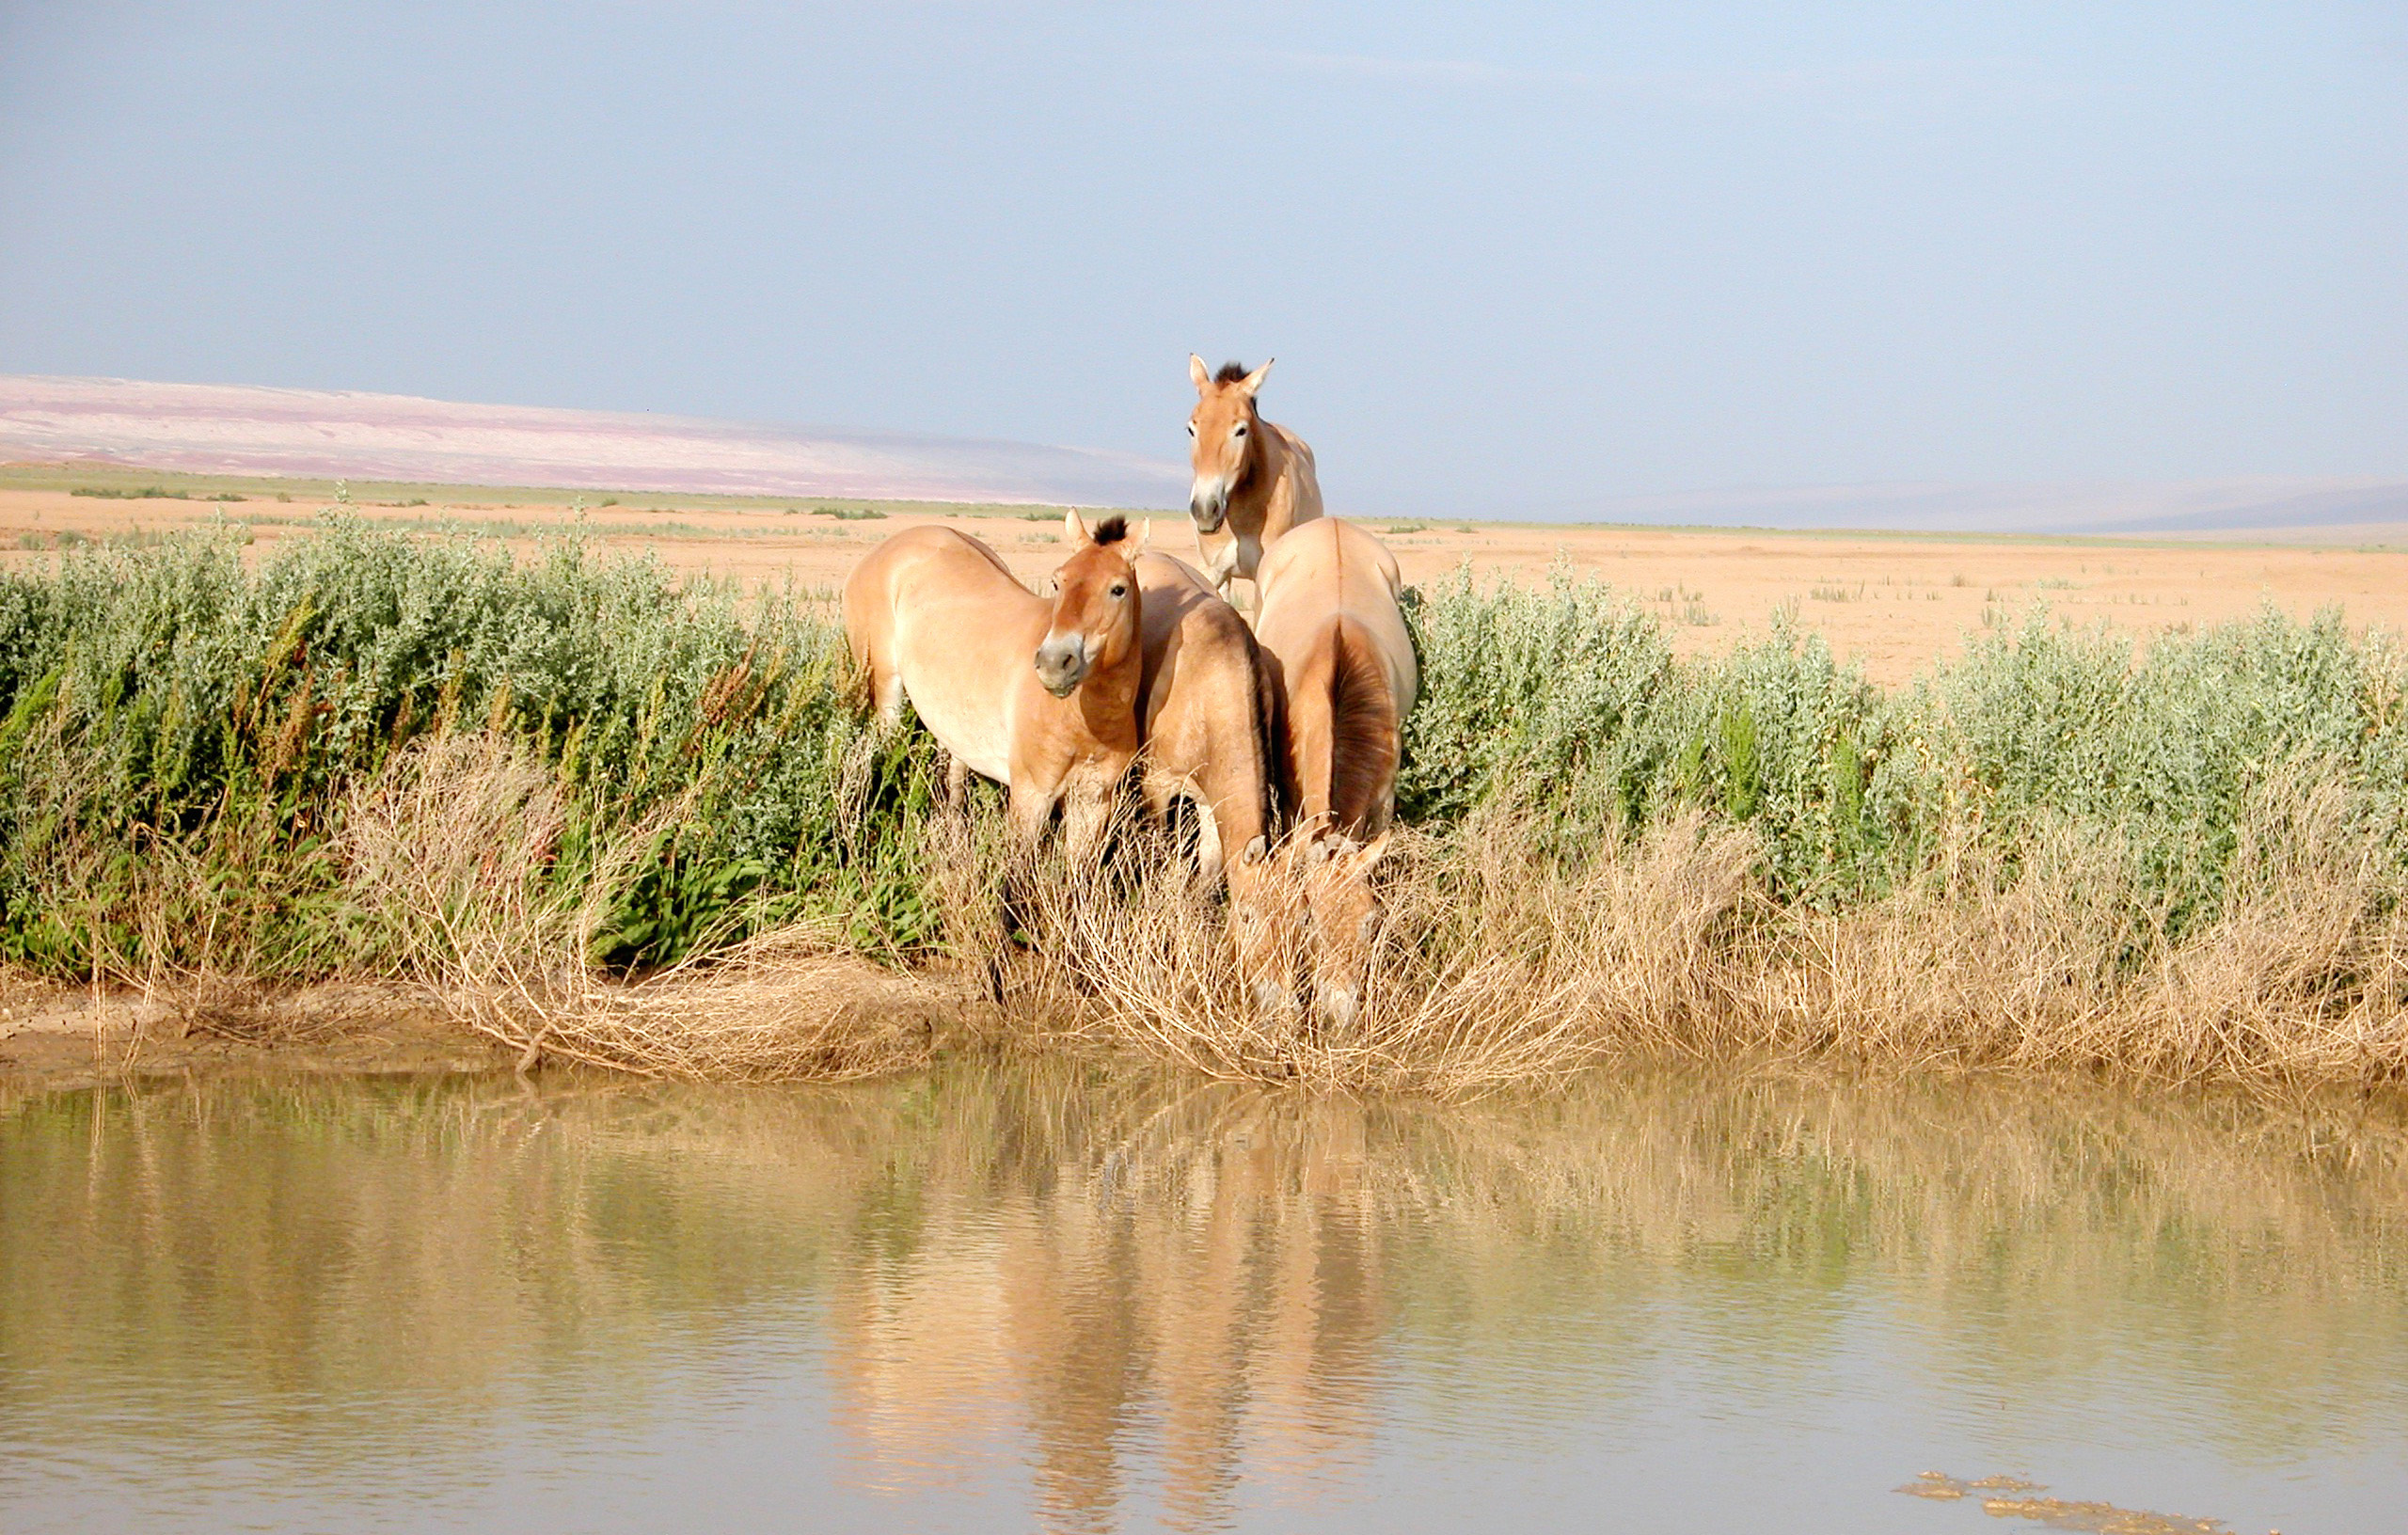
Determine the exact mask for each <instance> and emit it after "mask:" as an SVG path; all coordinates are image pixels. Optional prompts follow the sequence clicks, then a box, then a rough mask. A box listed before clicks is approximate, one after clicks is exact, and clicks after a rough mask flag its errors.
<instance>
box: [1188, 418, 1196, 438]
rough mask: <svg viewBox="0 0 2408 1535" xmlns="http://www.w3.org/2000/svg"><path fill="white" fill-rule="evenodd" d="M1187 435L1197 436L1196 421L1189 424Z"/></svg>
mask: <svg viewBox="0 0 2408 1535" xmlns="http://www.w3.org/2000/svg"><path fill="white" fill-rule="evenodd" d="M1187 435H1189V436H1191V437H1192V436H1194V435H1196V423H1195V422H1194V421H1190V422H1188V423H1187Z"/></svg>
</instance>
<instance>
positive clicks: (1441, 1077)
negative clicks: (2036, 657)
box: [1002, 778, 2408, 1094]
mask: <svg viewBox="0 0 2408 1535" xmlns="http://www.w3.org/2000/svg"><path fill="white" fill-rule="evenodd" d="M1133 840H1134V842H1135V844H1136V846H1135V847H1134V848H1133V852H1132V854H1131V856H1130V857H1129V858H1128V859H1126V860H1125V861H1124V862H1123V863H1122V864H1121V865H1120V866H1118V867H1117V868H1116V869H1114V870H1112V871H1110V874H1109V876H1108V877H1098V876H1094V875H1086V876H1082V875H1081V874H1079V873H1078V872H1077V871H1074V870H1070V869H1068V868H1065V867H1063V866H1061V865H1060V864H1059V862H1047V861H1044V860H1041V859H1040V860H1037V861H1033V862H1022V863H1021V864H1020V865H1018V866H1017V867H1016V868H1015V870H1014V872H1013V874H1012V876H1011V879H1010V881H1008V882H1010V883H1012V884H1013V885H1014V886H1015V887H1016V888H1017V889H1019V890H1020V891H1021V892H1022V897H1021V899H1020V901H1019V903H1018V904H1017V906H1016V911H1017V914H1018V917H1019V920H1020V922H1021V925H1022V934H1021V941H1020V944H1019V946H1017V947H1016V948H1012V949H1010V950H1009V951H1008V952H1007V954H1006V957H1005V958H1004V960H1003V961H1002V965H1003V968H1004V970H1005V972H1006V973H1007V974H1008V976H1009V986H1010V991H1011V994H1010V996H1009V998H1008V999H1007V1010H1008V1011H1009V1012H1010V1014H1011V1015H1012V1016H1013V1018H1014V1019H1015V1021H1029V1022H1030V1023H1031V1025H1032V1026H1033V1027H1035V1028H1037V1029H1038V1031H1039V1032H1042V1033H1044V1034H1046V1035H1048V1036H1049V1037H1069V1038H1077V1039H1084V1040H1091V1041H1106V1042H1111V1043H1116V1044H1124V1045H1133V1046H1136V1047H1139V1048H1142V1049H1146V1050H1149V1051H1151V1052H1156V1053H1160V1054H1164V1055H1168V1056H1170V1057H1172V1058H1174V1059H1176V1060H1179V1061H1181V1062H1183V1063H1185V1064H1187V1065H1188V1066H1190V1067H1193V1068H1196V1069H1198V1070H1201V1071H1205V1072H1208V1073H1210V1074H1212V1075H1215V1076H1221V1077H1231V1078H1248V1079H1255V1080H1265V1081H1284V1082H1294V1083H1299V1084H1307V1085H1311V1086H1315V1087H1323V1088H1339V1089H1354V1088H1383V1087H1386V1088H1404V1089H1409V1090H1416V1091H1424V1092H1434V1093H1440V1094H1458V1093H1465V1092H1478V1091H1481V1090H1484V1089H1489V1088H1494V1087H1498V1086H1502V1085H1506V1084H1525V1083H1544V1082H1546V1081H1550V1080H1560V1079H1561V1078H1564V1077H1566V1076H1569V1075H1570V1074H1571V1073H1573V1072H1576V1071H1578V1070H1581V1069H1583V1068H1588V1067H1592V1066H1593V1065H1596V1064H1597V1063H1599V1062H1601V1061H1605V1060H1612V1059H1634V1058H1645V1057H1659V1056H1686V1057H1694V1058H1698V1059H1703V1060H1712V1061H1729V1060H1734V1059H1741V1058H1749V1057H1756V1058H1762V1057H1766V1056H1814V1057H1836V1058H1841V1059H1846V1060H1855V1061H1861V1062H1867V1063H1881V1064H1892V1065H1907V1066H1913V1065H1929V1064H1946V1065H1951V1066H1957V1067H1992V1066H2006V1067H2028V1068H2075V1069H2098V1068H2115V1069H2118V1070H2121V1071H2124V1072H2127V1073H2131V1074H2134V1075H2139V1076H2144V1077H2148V1078H2153V1079H2159V1080H2210V1079H2214V1080H2226V1081H2249V1082H2260V1083H2276V1082H2281V1083H2312V1082H2320V1081H2354V1082H2372V1081H2384V1080H2398V1079H2400V1078H2402V1077H2408V899H2403V896H2408V889H2403V885H2408V880H2403V878H2402V877H2401V875H2400V869H2399V863H2398V861H2397V859H2396V858H2395V857H2394V856H2393V855H2392V853H2391V852H2390V850H2389V848H2388V845H2387V843H2386V841H2385V838H2384V833H2383V831H2382V828H2381V825H2380V823H2379V822H2378V821H2377V820H2376V819H2375V818H2374V817H2372V816H2370V815H2368V814H2367V813H2366V808H2365V804H2364V801H2363V797H2362V796H2358V795H2355V794H2353V792H2352V791H2351V790H2349V789H2348V788H2347V787H2346V786H2345V785H2344V784H2343V783H2340V782H2339V781H2338V780H2337V779H2324V780H2317V779H2312V778H2311V779H2310V780H2308V781H2307V783H2305V786H2301V785H2298V784H2293V785H2291V786H2287V787H2282V788H2275V787H2268V788H2266V789H2263V790H2261V791H2259V792H2258V793H2257V794H2256V795H2255V796H2254V797H2253V799H2252V800H2251V803H2250V805H2249V807H2248V810H2247V814H2246V815H2245V816H2244V819H2243V822H2242V839H2241V844H2240V847H2239V850H2238V851H2237V853H2236V855H2235V857H2234V860H2233V862H2232V865H2231V870H2230V875H2229V880H2230V884H2229V892H2228V895H2227V899H2226V905H2225V907H2224V910H2222V911H2221V913H2220V914H2219V915H2218V916H2217V917H2216V918H2215V919H2213V920H2211V921H2209V922H2207V923H2204V924H2194V925H2193V926H2191V927H2189V928H2188V929H2187V930H2185V931H2183V932H2181V933H2179V934H2178V935H2175V934H2172V933H2169V931H2168V930H2167V926H2166V925H2165V924H2164V923H2162V921H2153V920H2151V918H2150V916H2149V913H2148V908H2147V900H2146V896H2145V893H2144V892H2143V891H2142V890H2141V889H2139V888H2137V882H2138V879H2139V876H2137V875H2136V874H2134V873H2133V872H2132V870H2131V865H2130V862H2129V861H2128V860H2126V859H2124V858H2122V857H2120V856H2119V853H2120V848H2119V846H2118V845H2117V844H2116V843H2115V841H2114V839H2112V838H2107V837H2103V836H2101V835H2100V834H2099V831H2098V829H2097V828H2096V827H2085V826H2082V825H2079V824H2074V823H2070V822H2069V823H2067V824H2065V825H2063V826H2061V827H2059V828H2057V829H2055V830H2054V831H2052V832H2050V833H2049V834H2047V835H2045V836H2042V837H2040V838H2037V839H2036V840H2035V841H2033V842H2032V843H2030V844H2028V845H2026V846H2025V847H2022V848H2021V849H2020V856H2018V857H2014V858H2009V857H2006V856H2004V855H2002V854H2000V853H1998V852H1996V851H1986V850H1983V849H1980V848H1974V847H1968V848H1963V849H1959V850H1957V852H1956V853H1955V854H1954V855H1953V856H1952V857H1951V858H1950V859H1948V860H1945V861H1943V862H1942V863H1941V865H1940V866H1939V867H1937V868H1936V869H1935V870H1934V871H1933V872H1932V873H1931V874H1930V875H1929V876H1928V877H1927V878H1924V879H1921V880H1918V881H1916V882H1914V883H1912V884H1910V885H1909V886H1907V887H1905V888H1903V889H1901V890H1899V891H1896V892H1893V894H1890V895H1888V896H1886V897H1883V898H1881V899H1878V900H1874V901H1870V902H1865V903H1861V904H1858V905H1854V906H1847V907H1841V908H1838V909H1836V910H1821V909H1817V908H1815V907H1813V906H1811V905H1807V904H1804V903H1797V902H1783V901H1778V900H1775V899H1774V898H1772V896H1771V895H1770V894H1768V893H1767V891H1766V881H1765V877H1764V872H1763V865H1762V862H1761V856H1760V849H1759V848H1758V847H1757V845H1756V843H1755V841H1754V839H1753V838H1752V837H1751V835H1750V834H1749V833H1748V832H1747V831H1745V830H1744V829H1741V828H1735V827H1733V826H1732V825H1730V824H1729V823H1727V822H1722V821H1717V820H1712V819H1707V818H1704V817H1702V816H1696V815H1692V816H1688V817H1685V818H1683V819H1681V820H1677V821H1674V822H1671V823H1670V824H1666V825H1659V826H1656V827H1652V828H1648V829H1646V830H1643V831H1639V832H1635V833H1631V834H1628V835H1624V836H1608V838H1606V839H1604V840H1602V841H1600V842H1599V843H1598V844H1597V845H1596V846H1594V847H1592V848H1590V849H1588V850H1587V851H1585V852H1576V853H1573V854H1569V855H1567V854H1564V853H1562V852H1561V851H1560V849H1559V850H1556V851H1553V852H1550V851H1549V849H1548V846H1547V843H1548V837H1547V833H1546V831H1545V827H1544V825H1543V823H1541V822H1540V821H1538V820H1536V819H1535V818H1533V817H1530V816H1528V815H1519V814H1516V813H1514V812H1512V811H1509V810H1486V811H1482V812H1480V813H1478V814H1476V815H1473V816H1472V817H1470V818H1469V819H1467V820H1466V821H1465V823H1464V824H1462V825H1461V826H1460V827H1458V828H1456V829H1453V830H1451V831H1447V832H1444V833H1439V834H1430V833H1411V832H1409V833H1405V834H1404V840H1403V843H1402V849H1403V850H1402V853H1401V854H1400V855H1392V858H1391V865H1392V866H1393V867H1394V869H1395V873H1394V874H1393V875H1392V876H1390V877H1389V878H1386V880H1385V881H1384V885H1383V902H1384V904H1383V909H1382V911H1381V915H1380V917H1379V922H1378V930H1377V942H1376V946H1375V951H1374V956H1373V960H1372V964H1371V969H1370V977H1369V984H1368V986H1367V988H1366V991H1365V995H1364V999H1363V1005H1362V1008H1361V1011H1360V1014H1359V1016H1358V1017H1357V1018H1355V1020H1354V1021H1352V1022H1351V1023H1350V1024H1348V1025H1346V1026H1344V1027H1338V1026H1334V1025H1332V1024H1330V1023H1328V1022H1326V1021H1322V1020H1319V1019H1317V1018H1315V1017H1314V1015H1313V1013H1312V1011H1311V1009H1310V1008H1309V1006H1308V1005H1307V999H1306V998H1302V997H1299V998H1298V999H1296V1001H1295V1003H1294V1004H1293V1005H1290V1006H1286V1007H1281V1008H1274V1009H1269V1010H1265V1009H1262V1008H1259V1007H1257V1006H1255V1005H1252V1004H1251V1003H1250V1002H1249V1000H1248V998H1247V996H1246V993H1245V989H1244V987H1243V986H1241V985H1240V984H1239V977H1238V976H1237V974H1236V973H1235V966H1234V963H1233V959H1232V956H1231V953H1230V949H1229V945H1228V940H1227V937H1226V935H1225V933H1224V932H1223V931H1222V929H1221V926H1220V921H1221V919H1220V914H1219V912H1218V910H1217V909H1216V908H1214V907H1213V906H1212V904H1211V903H1209V902H1205V901H1200V900H1198V899H1197V898H1196V895H1195V894H1193V893H1192V891H1191V889H1190V887H1189V883H1188V881H1187V879H1186V878H1185V874H1184V871H1183V869H1182V868H1180V866H1179V864H1178V863H1177V862H1176V860H1175V859H1174V858H1173V857H1172V856H1171V854H1170V852H1169V850H1168V848H1167V847H1166V846H1165V845H1164V843H1163V842H1162V841H1161V840H1160V839H1153V838H1147V837H1142V836H1140V837H1136V838H1134V839H1133ZM1298 941H1299V942H1301V937H1300V938H1299V940H1298Z"/></svg>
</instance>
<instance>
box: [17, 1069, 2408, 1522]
mask: <svg viewBox="0 0 2408 1535" xmlns="http://www.w3.org/2000/svg"><path fill="white" fill-rule="evenodd" d="M1925 1470H1939V1471H1944V1472H1948V1473H1950V1474H1952V1475H1955V1476H1957V1477H1962V1478H1967V1479H1972V1478H1978V1477H1984V1476H1988V1475H1993V1474H2010V1475H2015V1476H2020V1477H2022V1478H2026V1479H2029V1480H2033V1481H2036V1482H2040V1483H2045V1484H2046V1485H2047V1487H2048V1488H2049V1489H2050V1492H2051V1494H2052V1495H2058V1496H2062V1497H2064V1498H2067V1499H2075V1500H2100V1501H2103V1502H2108V1503H2112V1504H2115V1505H2117V1506H2120V1507H2122V1508H2125V1509H2133V1510H2153V1511H2160V1512H2162V1513H2169V1514H2171V1513H2179V1514H2183V1515H2188V1516H2194V1517H2205V1518H2211V1519H2216V1520H2221V1521H2225V1522H2227V1523H2228V1524H2229V1526H2230V1527H2232V1528H2233V1529H2235V1530H2240V1531H2248V1532H2257V1531H2263V1530H2267V1529H2270V1528H2280V1529H2282V1530H2283V1531H2285V1532H2286V1535H2308V1532H2313V1531H2343V1532H2360V1531H2387V1530H2400V1529H2403V1528H2408V1131H2403V1127H2402V1122H2401V1119H2400V1116H2398V1114H2397V1113H2396V1112H2394V1111H2387V1110H2386V1111H2381V1112H2377V1111H2372V1110H2359V1109H2351V1108H2339V1109H2337V1108H2334V1107H2332V1106H2330V1105H2327V1106H2324V1107H2321V1108H2315V1109H2290V1110H2268V1109H2264V1108H2251V1107H2248V1106H2246V1105H2240V1104H2233V1103H2225V1102H2218V1101H2210V1100H2179V1101H2175V1102H2171V1103H2166V1102H2159V1103H2154V1104H2148V1103H2143V1102H2140V1101H2137V1100H2133V1099H2131V1098H2130V1097H2126V1096H2120V1095H2115V1094H2110V1093H2105V1092H2100V1093H2097V1094H2090V1093H2084V1092H2076V1091H2073V1090H2070V1089H2062V1088H2059V1089H2049V1090H2036V1089H2032V1088H2029V1087H2021V1088H2019V1087H2016V1086H2013V1085H2004V1084H2001V1085H1992V1084H1972V1085H1968V1084H1946V1085H1940V1086H1934V1085H1922V1086H1905V1087H1900V1086H1868V1085H1862V1084H1857V1085H1847V1084H1828V1083H1826V1084H1814V1083H1804V1082H1793V1081H1767V1080H1761V1079H1758V1080H1749V1081H1739V1082H1729V1081H1720V1082H1718V1081H1708V1080H1701V1079H1690V1078H1683V1077H1671V1076H1649V1077H1645V1078H1643V1079H1640V1080H1632V1081H1618V1082H1607V1083H1601V1084H1595V1085H1593V1086H1592V1087H1590V1088H1587V1089H1583V1090H1582V1091H1580V1092H1579V1093H1577V1094H1576V1095H1575V1096H1573V1097H1571V1098H1569V1099H1563V1100H1550V1101H1548V1102H1546V1103H1544V1104H1539V1105H1519V1106H1513V1105H1487V1106H1476V1107H1472V1108H1467V1109H1466V1108H1455V1109H1435V1108H1428V1107H1419V1106H1403V1105H1396V1104H1383V1105H1365V1104H1359V1103H1352V1102H1330V1101H1310V1100H1301V1099H1297V1098H1293V1097H1289V1096H1284V1095H1277V1094H1265V1093H1259V1092H1254V1091H1249V1090H1244V1089H1237V1088H1229V1087H1217V1086H1204V1087H1199V1086H1197V1085H1196V1084H1194V1083H1193V1082H1192V1081H1191V1082H1168V1081H1161V1080H1154V1079H1145V1080H1132V1079H1129V1078H1126V1077H1120V1076H1107V1075H1104V1074H1101V1073H1099V1072H1095V1071H1092V1070H1090V1069H1086V1068H1075V1067H1067V1066H1060V1065H1055V1066H1050V1067H1037V1068H1014V1069H1002V1068H959V1069H956V1070H952V1071H949V1072H947V1073H945V1074H943V1075H940V1076H938V1077H935V1078H930V1079H924V1080H919V1081H914V1082H909V1083H902V1084H886V1085H879V1086H874V1087H863V1088H848V1089H842V1090H827V1089H818V1090H792V1091H753V1090H732V1089H704V1088H691V1087H662V1086H654V1085H629V1084H625V1083H617V1082H610V1083H598V1082H594V1081H590V1080H580V1081H570V1082H559V1081H555V1082H552V1083H550V1084H546V1085H543V1086H540V1087H536V1088H532V1089H530V1088H527V1087H523V1086H521V1085H520V1084H515V1083H513V1082H509V1081H501V1082H495V1081H490V1080H482V1079H481V1080H454V1081H448V1082H430V1081H425V1080H412V1081H404V1082H395V1081H327V1080H312V1081H302V1082H246V1083H235V1084H215V1085H201V1086H192V1085H180V1086H151V1087H135V1088H123V1089H110V1090H103V1091H99V1092H86V1093H70V1094H51V1095H41V1096H31V1097H17V1098H0V1527H5V1528H7V1529H8V1530H12V1531H25V1530H53V1529H56V1530H67V1529H76V1530H92V1529H119V1528H135V1527H140V1528H148V1529H166V1530H173V1529H196V1530H198V1529H209V1530H216V1529H229V1528H257V1529H278V1530H281V1529H294V1530H301V1529H308V1530H325V1529H332V1530H355V1529H423V1528H457V1527H474V1528H480V1529H505V1530H509V1529H523V1530H546V1531H549V1530H650V1529H684V1528H711V1527H717V1528H729V1529H749V1528H767V1529H815V1530H816V1529H848V1528H850V1529H900V1528H912V1529H965V1530H1019V1529H1027V1528H1032V1527H1036V1528H1049V1529H1068V1530H1085V1529H1119V1528H1128V1529H1146V1528H1155V1527H1174V1528H1194V1529H1220V1528H1248V1529H1255V1528H1259V1529H1275V1530H1323V1529H1379V1530H1412V1529H1448V1530H1452V1529H1462V1528H1473V1527H1496V1528H1507V1527H1512V1528H1521V1529H1550V1528H1566V1529H1569V1528H1577V1529H1584V1530H1595V1529H1608V1530H1612V1529H1632V1530H1684V1531H1686V1530H1703V1531H1711V1530H1730V1531H1759V1530H1784V1531H1823V1530H1832V1531H1901V1532H1911V1535H1948V1532H1950V1531H1976V1530H1996V1529H2002V1528H2006V1527H2034V1526H2033V1525H2032V1523H2031V1516H2030V1515H2028V1514H2024V1515H2015V1514H2003V1515H2002V1516H2000V1517H1985V1515H1984V1510H1983V1506H1982V1502H1981V1499H1980V1497H1979V1495H1975V1496H1973V1497H1970V1498H1964V1499H1957V1500H1953V1501H1936V1500H1929V1499H1924V1498H1916V1497H1907V1496H1901V1495H1898V1494H1897V1493H1896V1492H1894V1491H1893V1489H1895V1488H1897V1487H1899V1486H1900V1484H1902V1483H1905V1482H1909V1481H1911V1480H1913V1479H1914V1478H1915V1475H1916V1473H1918V1472H1922V1471H1925ZM2061 1512H2062V1511H2061ZM2087 1517H2088V1518H2089V1520H2090V1522H2089V1523H2088V1524H2086V1525H2085V1524H2082V1523H2080V1520H2079V1518H2077V1522H2076V1524H2075V1525H2073V1526H2070V1527H2088V1528H2099V1527H2103V1526H2104V1525H2106V1524H2107V1523H2108V1522H2109V1518H2110V1516H2108V1515H2105V1514H2099V1513H2096V1512H2094V1513H2093V1514H2091V1515H2088V1516H2087Z"/></svg>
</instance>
